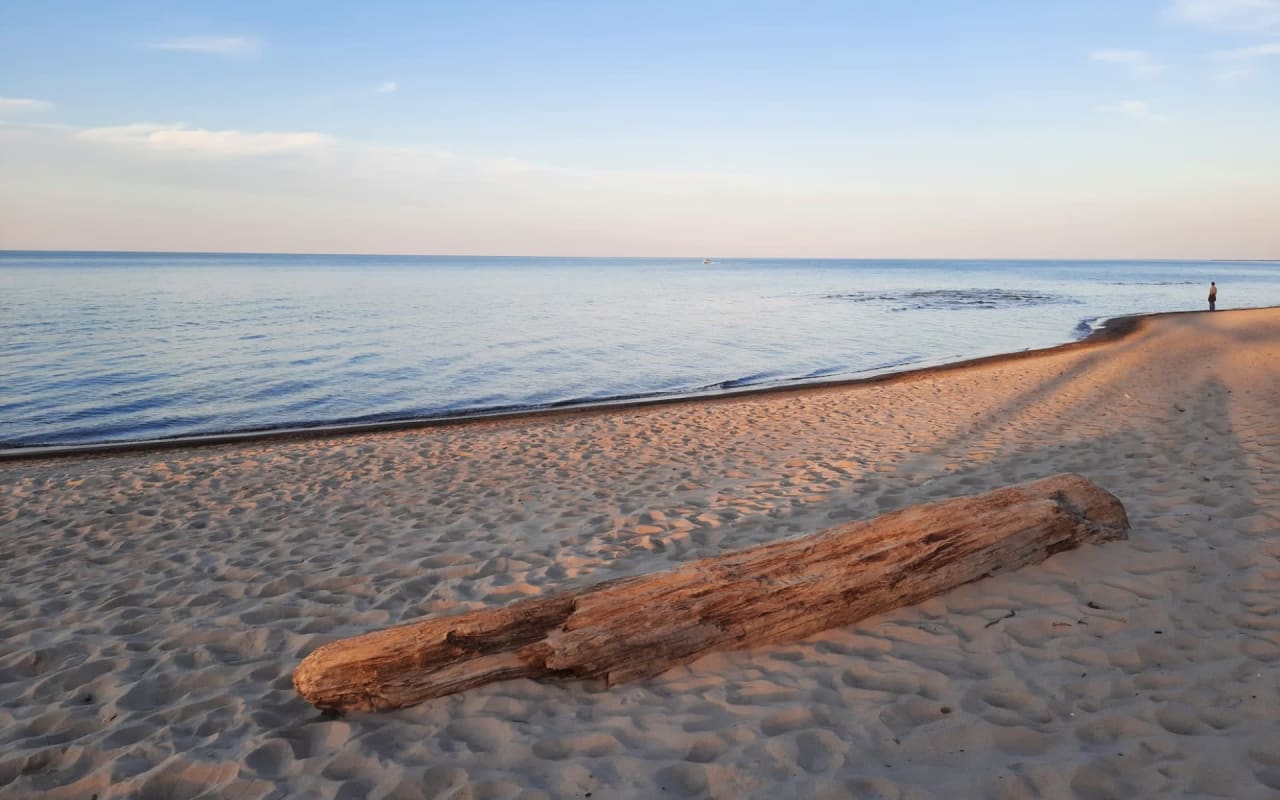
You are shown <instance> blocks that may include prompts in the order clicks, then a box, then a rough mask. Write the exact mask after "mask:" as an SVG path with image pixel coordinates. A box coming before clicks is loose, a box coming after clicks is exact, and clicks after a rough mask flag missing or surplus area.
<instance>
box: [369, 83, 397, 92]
mask: <svg viewBox="0 0 1280 800" xmlns="http://www.w3.org/2000/svg"><path fill="white" fill-rule="evenodd" d="M399 88H400V87H398V86H396V82H395V81H386V82H385V83H380V84H378V86H377V88H375V89H374V91H375V92H377V93H378V94H395V92H396V90H397V89H399Z"/></svg>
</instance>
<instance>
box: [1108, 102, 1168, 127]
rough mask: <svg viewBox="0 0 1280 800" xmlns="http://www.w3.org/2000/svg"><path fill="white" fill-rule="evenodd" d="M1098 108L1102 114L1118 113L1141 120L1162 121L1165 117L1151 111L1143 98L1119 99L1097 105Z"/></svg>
mask: <svg viewBox="0 0 1280 800" xmlns="http://www.w3.org/2000/svg"><path fill="white" fill-rule="evenodd" d="M1098 110H1099V111H1101V112H1103V113H1104V114H1119V115H1121V116H1125V117H1128V118H1129V119H1136V120H1142V121H1143V122H1164V121H1165V120H1166V119H1167V118H1166V117H1164V116H1162V115H1160V114H1156V113H1155V112H1153V111H1152V110H1151V106H1149V105H1147V103H1146V101H1145V100H1121V101H1120V102H1118V103H1108V104H1107V105H1102V106H1098Z"/></svg>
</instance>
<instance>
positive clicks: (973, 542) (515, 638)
mask: <svg viewBox="0 0 1280 800" xmlns="http://www.w3.org/2000/svg"><path fill="white" fill-rule="evenodd" d="M1128 528H1129V521H1128V519H1127V517H1126V516H1125V511H1124V506H1122V505H1121V503H1120V501H1119V500H1118V499H1117V498H1116V497H1115V496H1113V495H1112V494H1110V493H1109V492H1107V491H1105V490H1103V489H1102V488H1100V487H1098V486H1097V485H1095V484H1093V483H1090V482H1089V481H1088V480H1086V479H1084V478H1083V477H1081V476H1079V475H1073V474H1063V475H1056V476H1054V477H1051V478H1046V479H1044V480H1040V481H1036V482H1034V483H1027V484H1021V485H1018V486H1011V487H1007V488H1003V489H998V490H996V491H994V492H990V493H988V494H983V495H977V496H973V497H960V498H956V499H953V500H945V501H941V502H937V503H930V504H927V505H921V506H915V507H913V508H908V509H905V510H902V511H898V512H895V513H892V514H885V515H884V516H880V517H877V518H875V519H872V520H869V521H866V522H853V523H848V524H844V525H840V526H838V527H835V528H829V529H827V530H825V531H822V532H820V533H817V534H814V535H812V536H806V537H801V538H794V539H787V540H783V541H778V542H774V543H771V544H766V545H763V546H760V547H754V548H751V549H749V550H743V551H740V552H736V553H730V554H728V555H724V556H719V557H716V558H707V559H703V560H701V561H696V562H691V563H689V564H685V565H682V566H680V567H677V568H676V569H673V570H670V571H667V572H660V573H656V574H651V575H639V576H635V577H630V578H622V579H618V580H612V581H608V582H605V583H601V584H598V585H596V586H591V587H588V588H585V589H581V590H578V591H571V592H566V593H563V594H555V595H551V596H548V597H538V598H533V599H529V600H522V601H519V602H517V603H514V604H512V605H509V606H507V607H505V608H496V609H485V610H480V611H472V612H469V613H464V614H457V615H454V616H445V617H436V618H432V619H427V620H425V621H422V622H414V623H409V624H406V625H400V626H398V627H394V628H388V629H386V630H381V631H376V632H374V633H368V634H365V635H363V636H357V637H355V638H351V639H344V640H340V641H336V642H331V643H329V644H326V645H324V646H323V647H320V648H319V649H317V650H316V651H314V652H313V653H311V654H310V655H309V656H307V657H306V658H305V659H304V660H303V661H302V663H301V664H300V665H299V666H298V668H297V670H296V671H295V672H294V675H293V683H294V686H295V687H296V688H297V690H298V693H299V694H301V695H302V696H303V697H304V698H306V699H307V700H308V701H310V702H311V703H313V704H315V705H316V706H318V707H320V708H323V709H326V710H334V711H345V710H383V709H392V708H401V707H404V706H409V705H413V704H414V703H419V702H421V701H423V700H427V699H430V698H433V697H440V696H442V695H447V694H452V693H453V692H460V691H463V690H465V689H469V688H472V687H475V686H479V685H481V684H485V683H490V682H492V681H499V680H507V679H511V678H536V677H543V676H558V677H559V676H564V677H579V678H601V677H603V678H604V679H605V680H606V681H607V683H608V684H609V685H613V684H617V683H622V682H624V681H631V680H637V679H642V678H648V677H651V676H654V675H657V674H658V673H660V672H662V671H664V670H666V669H667V668H669V667H672V666H675V665H677V664H683V663H686V662H689V661H692V660H694V659H696V658H697V657H698V656H700V655H703V654H705V653H707V652H710V651H713V650H727V649H736V648H743V647H751V646H754V645H760V644H766V643H770V642H780V641H786V640H791V639H798V638H802V637H804V636H808V635H810V634H812V633H815V632H817V631H821V630H824V629H826V628H832V627H837V626H841V625H848V624H850V623H852V622H856V621H857V620H859V619H862V618H864V617H867V616H870V615H872V614H876V613H879V612H882V611H887V610H889V609H892V608H896V607H898V606H903V605H908V604H911V603H917V602H919V601H921V600H924V599H925V598H928V597H930V596H932V595H935V594H938V593H939V592H943V591H946V590H948V589H951V588H953V587H956V586H960V585H961V584H965V583H969V582H970V581H974V580H977V579H979V578H982V577H986V576H988V575H991V574H992V573H995V572H1003V571H1007V570H1013V569H1017V568H1019V567H1022V566H1025V565H1027V564H1034V563H1037V562H1039V561H1042V560H1043V559H1045V558H1047V557H1048V556H1051V555H1053V554H1054V553H1057V552H1060V551H1062V550H1069V549H1071V548H1074V547H1076V546H1078V545H1080V544H1083V543H1087V542H1097V541H1105V540H1108V539H1120V538H1124V537H1125V536H1126V535H1127V531H1128Z"/></svg>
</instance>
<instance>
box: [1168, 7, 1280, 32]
mask: <svg viewBox="0 0 1280 800" xmlns="http://www.w3.org/2000/svg"><path fill="white" fill-rule="evenodd" d="M1165 15H1166V16H1167V17H1169V18H1171V19H1174V20H1177V21H1179V22H1186V23H1190V24H1192V25H1199V26H1201V27H1205V28H1210V29H1213V30H1218V31H1227V32H1231V33H1252V34H1259V33H1264V34H1265V33H1270V32H1273V31H1280V0H1173V2H1172V3H1170V4H1169V5H1168V6H1167V7H1166V8H1165Z"/></svg>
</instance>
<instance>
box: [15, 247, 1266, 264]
mask: <svg viewBox="0 0 1280 800" xmlns="http://www.w3.org/2000/svg"><path fill="white" fill-rule="evenodd" d="M8 253H42V254H51V253H80V254H87V255H171V256H332V257H343V256H345V257H364V258H545V259H609V260H615V261H621V260H636V261H639V260H650V261H652V260H664V261H685V260H689V261H696V260H706V259H711V260H712V261H716V260H731V261H1079V262H1087V261H1180V262H1236V263H1264V264H1265V263H1276V262H1280V256H1277V257H1275V258H1230V257H1223V256H1215V257H1212V258H1194V257H1186V256H1177V257H1169V256H1145V257H1138V258H1134V257H1115V256H1093V257H1087V258H1082V257H1065V258H1064V257H1053V256H1025V257H1024V256H738V255H723V256H707V255H681V256H659V255H631V256H618V255H600V254H593V255H528V254H515V253H357V252H339V251H331V252H306V251H300V250H113V249H81V248H67V249H55V248H5V247H0V254H8Z"/></svg>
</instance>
